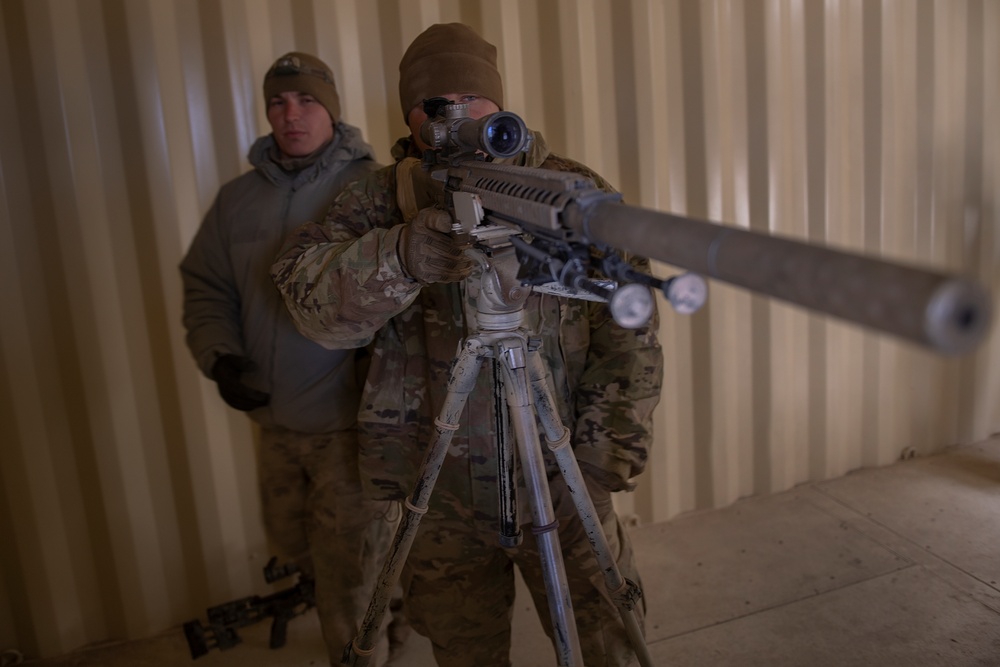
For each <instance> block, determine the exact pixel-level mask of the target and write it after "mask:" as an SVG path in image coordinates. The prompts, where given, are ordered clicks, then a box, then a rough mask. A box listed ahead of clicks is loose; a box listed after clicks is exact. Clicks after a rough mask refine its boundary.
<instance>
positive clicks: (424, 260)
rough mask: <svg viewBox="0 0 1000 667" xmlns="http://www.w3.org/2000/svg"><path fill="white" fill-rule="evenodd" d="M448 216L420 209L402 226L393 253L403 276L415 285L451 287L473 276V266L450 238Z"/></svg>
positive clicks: (432, 208) (439, 211)
mask: <svg viewBox="0 0 1000 667" xmlns="http://www.w3.org/2000/svg"><path fill="white" fill-rule="evenodd" d="M451 225H452V219H451V215H450V214H449V213H448V212H447V211H445V210H444V209H440V208H436V207H430V208H425V209H422V210H421V211H420V212H419V213H417V217H415V218H414V219H413V221H412V222H409V223H406V224H404V225H402V229H401V230H400V233H399V243H398V245H397V247H396V252H397V254H398V255H399V263H400V265H401V266H402V268H403V272H404V273H405V274H406V275H407V276H408V277H410V278H413V279H414V280H416V281H417V282H421V283H424V284H429V283H454V282H458V281H460V280H462V279H464V278H465V277H466V276H468V275H469V273H471V272H472V268H473V262H472V260H471V259H469V258H468V257H466V255H465V254H464V252H463V246H462V245H461V244H460V243H459V242H458V241H457V240H456V239H455V237H454V236H452V235H451Z"/></svg>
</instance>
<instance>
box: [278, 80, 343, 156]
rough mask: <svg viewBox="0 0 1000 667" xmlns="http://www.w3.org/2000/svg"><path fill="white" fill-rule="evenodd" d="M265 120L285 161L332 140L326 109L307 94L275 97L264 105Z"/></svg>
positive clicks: (330, 124)
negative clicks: (286, 158) (284, 156)
mask: <svg viewBox="0 0 1000 667" xmlns="http://www.w3.org/2000/svg"><path fill="white" fill-rule="evenodd" d="M267 120H268V122H269V123H270V124H271V130H272V131H273V132H274V140H275V141H277V142H278V148H280V149H281V152H282V153H284V154H285V155H287V156H288V157H304V156H306V155H309V154H310V153H312V152H313V151H315V150H316V149H317V148H319V147H320V146H322V145H323V144H325V143H326V142H327V141H329V140H330V139H332V138H333V121H331V120H330V114H329V113H328V112H327V110H326V107H324V106H323V105H322V104H320V103H319V102H318V101H317V100H316V98H315V97H313V96H312V95H309V94H307V93H298V92H289V93H280V94H278V95H275V96H274V97H272V98H271V99H270V100H268V102H267Z"/></svg>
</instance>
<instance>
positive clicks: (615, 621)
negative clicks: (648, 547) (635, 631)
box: [403, 478, 644, 667]
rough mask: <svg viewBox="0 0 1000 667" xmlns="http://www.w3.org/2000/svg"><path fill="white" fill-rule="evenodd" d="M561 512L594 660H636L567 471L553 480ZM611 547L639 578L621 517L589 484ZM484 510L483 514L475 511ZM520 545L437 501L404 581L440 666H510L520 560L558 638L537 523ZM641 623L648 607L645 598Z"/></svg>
mask: <svg viewBox="0 0 1000 667" xmlns="http://www.w3.org/2000/svg"><path fill="white" fill-rule="evenodd" d="M550 489H551V493H552V503H553V506H554V508H555V512H556V517H557V518H558V519H559V540H560V546H561V548H562V554H563V559H564V562H565V566H566V574H567V578H568V581H569V587H570V594H571V596H572V601H573V614H574V616H575V619H576V625H577V628H578V630H579V634H580V642H581V650H582V652H583V662H584V664H586V665H587V667H601V666H608V667H611V666H614V667H625V666H627V665H628V666H631V665H636V664H638V661H637V659H636V657H635V653H634V651H633V649H632V645H631V643H630V641H629V638H628V635H627V633H626V632H625V628H624V626H623V625H622V622H621V619H620V617H619V614H618V608H617V607H616V606H615V605H614V603H613V602H612V601H611V599H610V598H609V597H608V595H607V593H606V591H605V586H604V576H603V574H602V573H601V571H600V569H599V568H598V566H597V562H596V560H595V559H594V553H593V550H592V548H591V546H590V541H589V539H588V538H587V534H586V531H585V530H584V527H583V524H582V523H581V521H580V519H579V517H578V515H577V513H576V508H575V506H574V505H573V502H572V499H571V497H570V495H569V491H568V489H567V488H566V484H565V482H563V480H562V478H557V479H556V480H553V481H552V482H550ZM591 495H592V499H593V501H594V506H595V508H596V510H597V514H598V516H599V517H600V519H601V523H602V526H603V528H604V532H605V535H606V536H607V538H608V543H609V545H610V548H611V551H612V554H613V555H614V557H615V559H616V562H617V563H618V567H619V569H620V571H621V574H622V576H623V577H626V578H628V579H631V580H632V581H635V582H636V583H637V584H639V583H640V582H639V573H638V570H637V568H636V564H635V556H634V552H633V550H632V544H631V540H630V539H629V537H628V534H627V532H626V529H625V526H624V525H623V524H621V523H620V522H619V521H618V517H617V515H616V514H615V511H614V508H613V507H612V504H611V498H610V495H609V494H608V493H607V492H605V491H596V492H595V491H591ZM477 517H478V518H481V517H482V514H477ZM523 532H524V542H523V543H522V545H521V546H519V547H518V548H516V549H505V548H502V547H500V546H499V545H498V542H497V537H496V530H495V529H494V530H492V531H488V530H487V529H484V526H483V523H482V522H481V521H478V520H475V519H474V518H473V511H472V510H469V512H468V516H467V517H464V518H456V517H454V516H448V517H445V516H443V515H441V514H440V513H435V512H434V510H433V509H432V510H431V512H429V513H428V514H427V515H426V516H425V518H424V519H422V521H421V524H420V530H419V532H418V533H417V537H416V539H415V541H414V544H413V547H412V548H411V551H410V556H409V559H408V560H407V569H406V573H405V577H404V583H403V589H404V597H405V599H406V609H407V616H408V618H409V620H410V623H411V624H412V625H413V628H414V629H415V630H416V631H417V632H419V633H420V634H422V635H425V636H427V637H429V638H430V640H431V642H432V644H433V647H434V656H435V658H436V660H437V663H438V665H439V666H441V667H472V666H475V667H493V666H496V667H507V666H508V665H510V658H509V654H510V641H511V616H512V609H513V604H514V569H513V568H514V565H517V567H518V569H519V570H520V571H521V574H522V576H523V577H524V580H525V583H526V584H527V585H528V588H529V589H530V590H531V594H532V597H533V599H534V602H535V607H536V609H537V610H538V615H539V618H540V620H541V621H542V625H543V627H544V628H545V632H546V633H547V634H548V635H549V637H550V638H551V637H552V627H551V619H550V615H549V611H548V609H549V608H548V602H547V600H546V596H545V580H544V577H543V574H542V565H541V557H540V555H539V551H538V546H537V543H536V542H535V540H534V536H533V535H532V534H531V531H530V529H528V528H527V527H525V529H524V530H523ZM636 611H637V614H638V620H639V625H640V627H642V622H643V617H644V608H643V605H642V604H640V605H638V607H637V609H636Z"/></svg>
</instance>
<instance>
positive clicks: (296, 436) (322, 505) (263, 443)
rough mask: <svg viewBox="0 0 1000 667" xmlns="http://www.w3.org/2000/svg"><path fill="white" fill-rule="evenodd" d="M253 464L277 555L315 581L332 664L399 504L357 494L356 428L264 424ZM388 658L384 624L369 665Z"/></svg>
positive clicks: (365, 598) (358, 613)
mask: <svg viewBox="0 0 1000 667" xmlns="http://www.w3.org/2000/svg"><path fill="white" fill-rule="evenodd" d="M258 463H259V467H258V470H259V483H260V491H261V504H262V506H263V515H264V522H265V525H266V526H267V532H268V537H269V538H270V539H271V541H272V546H273V547H275V549H276V550H277V551H278V555H280V556H282V557H284V558H285V559H286V560H288V561H291V562H294V563H296V564H297V565H298V566H299V567H300V568H301V569H302V570H303V572H305V573H307V574H310V575H312V576H313V577H314V578H315V582H316V607H317V611H318V614H319V619H320V627H321V629H322V632H323V640H324V642H325V643H326V646H327V652H328V654H329V656H330V664H338V663H339V660H340V656H341V654H342V652H343V650H344V647H345V646H347V644H348V642H350V641H351V640H352V639H354V638H355V636H356V635H357V632H358V628H359V626H360V622H361V619H362V618H364V615H365V611H366V610H367V609H368V602H369V600H370V599H371V595H372V593H373V592H374V587H375V580H376V579H377V575H378V572H379V570H380V569H381V566H382V561H383V560H384V559H385V556H386V554H387V552H388V550H389V544H390V543H391V541H392V535H393V532H394V531H395V528H396V523H397V521H398V518H399V511H398V508H397V507H395V503H391V502H386V501H378V500H370V499H368V498H366V497H365V496H364V493H363V492H362V489H361V484H360V482H359V480H358V475H357V466H358V441H357V432H356V431H341V432H338V433H320V434H311V433H299V432H296V431H290V430H287V429H282V428H269V429H263V431H262V433H261V438H260V451H259V456H258ZM310 551H311V553H312V554H314V555H322V558H311V557H310ZM387 620H388V619H387ZM388 657H389V651H388V638H387V636H386V633H385V627H384V626H383V631H382V633H381V634H380V637H379V642H378V646H377V652H376V656H375V658H374V660H373V662H372V664H373V665H375V666H376V667H377V666H379V665H383V664H385V662H386V661H387V660H388Z"/></svg>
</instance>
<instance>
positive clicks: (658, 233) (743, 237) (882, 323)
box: [579, 202, 991, 355]
mask: <svg viewBox="0 0 1000 667" xmlns="http://www.w3.org/2000/svg"><path fill="white" fill-rule="evenodd" d="M579 224H580V225H581V227H582V229H581V230H580V231H585V233H586V234H587V235H588V236H589V238H590V239H591V240H592V241H599V242H602V243H606V244H608V245H610V246H611V247H614V248H618V249H620V250H624V251H627V252H630V253H633V254H635V255H638V256H641V257H646V258H649V259H654V260H658V261H661V262H664V263H666V264H671V265H673V266H676V267H679V268H682V269H685V270H688V271H693V272H695V273H699V274H702V275H703V276H706V277H710V278H716V279H718V280H722V281H724V282H727V283H731V284H733V285H737V286H739V287H744V288H746V289H749V290H752V291H754V292H759V293H761V294H764V295H767V296H771V297H774V298H776V299H781V300H783V301H787V302H789V303H793V304H796V305H799V306H803V307H805V308H809V309H812V310H816V311H819V312H822V313H826V314H828V315H833V316H835V317H839V318H842V319H845V320H848V321H851V322H855V323H857V324H861V325H863V326H867V327H870V328H873V329H876V330H878V331H881V332H884V333H889V334H893V335H896V336H899V337H901V338H904V339H907V340H910V341H912V342H915V343H918V344H920V345H923V346H926V347H930V348H932V349H934V350H936V351H937V352H939V353H942V354H946V355H957V354H961V353H964V352H967V351H969V350H971V349H972V348H973V347H974V346H975V345H977V344H978V343H979V342H980V341H981V340H982V338H983V337H984V336H985V335H986V333H987V331H988V330H989V326H990V319H991V303H990V296H989V293H988V292H987V291H986V290H985V289H984V288H983V287H982V286H981V285H980V284H978V283H977V282H975V281H973V280H971V279H968V278H964V277H961V276H957V275H948V274H944V273H937V272H933V271H928V270H925V269H922V268H917V267H913V266H906V265H903V264H897V263H893V262H888V261H885V260H882V259H878V258H875V257H871V256H866V255H858V254H853V253H849V252H843V251H840V250H836V249H833V248H830V247H826V246H822V245H814V244H810V243H805V242H801V241H796V240H793V239H789V238H783V237H780V236H772V235H769V234H761V233H758V232H751V231H748V230H745V229H741V228H738V227H732V226H728V225H721V224H717V223H712V222H706V221H702V220H696V219H692V218H686V217H682V216H678V215H673V214H670V213H664V212H661V211H654V210H651V209H644V208H639V207H635V206H627V205H624V204H620V203H614V202H600V203H596V204H594V205H593V206H591V207H589V208H588V210H586V211H585V212H584V213H583V216H582V218H581V222H580V223H579Z"/></svg>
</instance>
